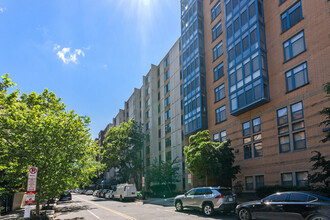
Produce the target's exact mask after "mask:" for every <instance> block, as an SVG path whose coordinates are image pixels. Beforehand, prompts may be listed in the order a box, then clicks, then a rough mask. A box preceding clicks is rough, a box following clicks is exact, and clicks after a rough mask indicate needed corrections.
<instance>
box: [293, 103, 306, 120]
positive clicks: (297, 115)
mask: <svg viewBox="0 0 330 220" xmlns="http://www.w3.org/2000/svg"><path fill="white" fill-rule="evenodd" d="M303 117H304V115H303V105H302V102H298V103H296V104H293V105H291V118H292V121H295V120H298V119H301V118H303Z"/></svg>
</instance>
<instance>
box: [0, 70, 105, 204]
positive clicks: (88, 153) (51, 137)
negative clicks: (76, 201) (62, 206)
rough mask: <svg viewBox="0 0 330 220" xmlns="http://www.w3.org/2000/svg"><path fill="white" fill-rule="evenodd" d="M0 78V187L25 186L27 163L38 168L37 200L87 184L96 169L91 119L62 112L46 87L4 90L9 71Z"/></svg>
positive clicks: (56, 100)
mask: <svg viewBox="0 0 330 220" xmlns="http://www.w3.org/2000/svg"><path fill="white" fill-rule="evenodd" d="M2 78H3V79H2V82H1V83H0V175H1V177H0V186H2V187H3V188H6V189H8V188H15V187H22V186H23V187H26V184H27V174H28V168H29V166H36V167H38V178H37V193H36V201H37V205H38V206H37V207H38V208H37V210H39V203H40V202H43V201H44V200H46V199H49V198H53V197H55V196H58V195H59V194H60V193H61V192H63V191H64V190H66V189H69V188H73V187H76V186H79V184H82V183H87V182H88V181H89V179H90V177H92V176H94V175H95V173H96V171H97V170H98V169H100V168H101V165H100V163H98V162H97V161H96V160H95V158H96V156H97V155H98V154H99V149H98V146H97V144H96V143H95V142H94V141H93V140H92V138H91V135H90V133H89V129H88V125H89V123H90V119H89V118H88V117H81V116H79V115H77V114H76V113H75V112H74V111H67V110H66V106H65V104H64V103H63V102H61V99H60V98H57V97H56V95H55V94H54V93H52V92H50V91H48V90H47V89H45V90H44V91H43V92H42V93H41V94H39V95H37V94H36V93H35V92H32V93H31V94H22V95H20V93H19V91H18V90H16V91H13V92H11V93H8V89H9V88H10V87H12V86H14V84H13V83H12V82H11V80H10V79H9V75H5V76H3V77H2Z"/></svg>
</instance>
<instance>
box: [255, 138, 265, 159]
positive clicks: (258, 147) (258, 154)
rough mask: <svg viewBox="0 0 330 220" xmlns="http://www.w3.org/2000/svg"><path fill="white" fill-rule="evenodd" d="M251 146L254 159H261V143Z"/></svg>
mask: <svg viewBox="0 0 330 220" xmlns="http://www.w3.org/2000/svg"><path fill="white" fill-rule="evenodd" d="M253 145H254V157H262V156H263V151H262V142H259V143H256V144H253Z"/></svg>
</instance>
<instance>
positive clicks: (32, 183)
mask: <svg viewBox="0 0 330 220" xmlns="http://www.w3.org/2000/svg"><path fill="white" fill-rule="evenodd" d="M36 189H37V179H35V178H32V179H31V178H29V179H28V184H27V191H36Z"/></svg>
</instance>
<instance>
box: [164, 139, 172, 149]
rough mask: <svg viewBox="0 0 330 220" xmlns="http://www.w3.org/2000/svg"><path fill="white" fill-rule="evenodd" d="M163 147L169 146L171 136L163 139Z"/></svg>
mask: <svg viewBox="0 0 330 220" xmlns="http://www.w3.org/2000/svg"><path fill="white" fill-rule="evenodd" d="M165 147H171V137H169V138H166V139H165Z"/></svg>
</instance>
